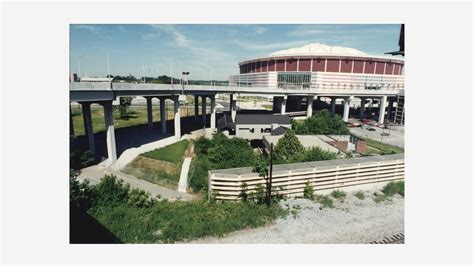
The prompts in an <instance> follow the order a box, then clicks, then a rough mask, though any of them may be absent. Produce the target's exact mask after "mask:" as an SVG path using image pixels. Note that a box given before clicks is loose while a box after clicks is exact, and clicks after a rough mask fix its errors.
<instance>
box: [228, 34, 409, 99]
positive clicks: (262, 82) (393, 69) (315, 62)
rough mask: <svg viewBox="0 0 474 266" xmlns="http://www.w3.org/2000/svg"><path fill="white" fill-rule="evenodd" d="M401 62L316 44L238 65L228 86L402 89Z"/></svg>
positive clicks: (401, 60) (391, 58)
mask: <svg viewBox="0 0 474 266" xmlns="http://www.w3.org/2000/svg"><path fill="white" fill-rule="evenodd" d="M403 68H404V59H403V58H401V57H393V56H392V57H388V56H376V55H369V54H367V53H364V52H361V51H359V50H356V49H353V48H348V47H338V46H328V45H324V44H320V43H315V44H309V45H305V46H303V47H299V48H293V49H288V50H283V51H278V52H275V53H272V54H270V55H269V56H265V57H261V58H256V59H251V60H247V61H243V62H241V63H239V69H240V74H239V75H234V76H230V77H229V83H230V84H231V85H240V86H258V87H280V88H285V87H286V88H294V89H297V88H300V89H309V88H316V89H324V88H328V89H331V88H338V89H341V88H342V89H343V88H352V89H397V90H400V89H403V87H404V78H403Z"/></svg>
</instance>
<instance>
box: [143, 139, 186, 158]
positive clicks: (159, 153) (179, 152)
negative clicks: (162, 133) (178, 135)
mask: <svg viewBox="0 0 474 266" xmlns="http://www.w3.org/2000/svg"><path fill="white" fill-rule="evenodd" d="M188 144H189V141H188V140H186V139H183V140H181V141H178V142H176V143H174V144H171V145H168V146H166V147H163V148H160V149H156V150H152V151H149V152H146V153H144V154H143V156H144V157H147V158H150V159H155V160H161V161H167V162H172V163H179V162H181V161H182V160H183V154H184V151H186V148H187V147H188Z"/></svg>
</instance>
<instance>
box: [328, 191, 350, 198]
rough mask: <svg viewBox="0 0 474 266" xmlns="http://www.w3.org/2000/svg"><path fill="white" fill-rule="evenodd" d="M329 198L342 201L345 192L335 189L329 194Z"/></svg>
mask: <svg viewBox="0 0 474 266" xmlns="http://www.w3.org/2000/svg"><path fill="white" fill-rule="evenodd" d="M331 196H332V197H333V198H335V199H343V198H345V197H346V192H344V191H342V190H339V189H336V190H334V191H333V192H331Z"/></svg>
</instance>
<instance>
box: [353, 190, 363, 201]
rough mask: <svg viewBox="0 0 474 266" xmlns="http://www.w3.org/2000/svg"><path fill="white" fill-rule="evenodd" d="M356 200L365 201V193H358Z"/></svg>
mask: <svg viewBox="0 0 474 266" xmlns="http://www.w3.org/2000/svg"><path fill="white" fill-rule="evenodd" d="M354 195H355V196H356V198H358V199H360V200H364V199H365V194H364V192H363V191H357V192H356V193H355V194H354Z"/></svg>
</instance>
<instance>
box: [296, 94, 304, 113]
mask: <svg viewBox="0 0 474 266" xmlns="http://www.w3.org/2000/svg"><path fill="white" fill-rule="evenodd" d="M302 103H303V97H298V98H297V99H296V111H302V110H301V109H302V108H301V106H302Z"/></svg>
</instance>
